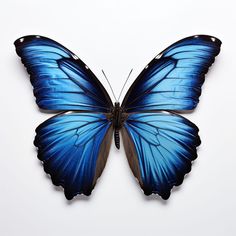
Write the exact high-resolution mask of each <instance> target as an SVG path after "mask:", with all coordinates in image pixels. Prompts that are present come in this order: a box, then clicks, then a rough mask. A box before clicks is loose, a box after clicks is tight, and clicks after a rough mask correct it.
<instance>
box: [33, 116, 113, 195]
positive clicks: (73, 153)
mask: <svg viewBox="0 0 236 236" xmlns="http://www.w3.org/2000/svg"><path fill="white" fill-rule="evenodd" d="M112 131H113V129H112V126H111V121H110V120H109V118H108V117H107V116H106V115H105V114H102V113H80V112H67V113H62V114H60V115H57V116H54V117H52V118H50V119H48V120H47V121H45V122H44V123H42V124H41V125H40V126H39V127H38V128H37V129H36V133H37V135H36V137H35V141H34V144H35V146H36V147H37V148H38V158H39V159H40V160H41V161H42V162H43V165H44V169H45V171H46V173H48V174H50V176H51V178H52V181H53V183H54V184H55V185H61V186H63V188H64V191H65V196H66V198H67V199H68V200H70V199H72V198H73V197H74V196H75V195H77V194H85V195H90V193H91V191H92V189H93V188H94V186H95V183H96V180H97V178H98V177H99V176H100V175H101V173H102V171H103V169H104V166H105V163H106V160H107V156H108V153H109V149H110V144H111V138H112Z"/></svg>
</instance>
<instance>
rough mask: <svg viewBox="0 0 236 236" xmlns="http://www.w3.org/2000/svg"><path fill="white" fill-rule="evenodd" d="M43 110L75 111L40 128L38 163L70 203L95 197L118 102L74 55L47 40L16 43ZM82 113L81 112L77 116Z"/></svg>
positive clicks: (37, 38)
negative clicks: (80, 197) (76, 198)
mask: <svg viewBox="0 0 236 236" xmlns="http://www.w3.org/2000/svg"><path fill="white" fill-rule="evenodd" d="M15 46H16V52H17V54H18V55H19V56H20V57H21V59H22V62H23V63H24V65H25V67H26V69H27V71H28V73H29V74H30V80H31V83H32V85H33V88H34V95H35V97H36V103H37V104H38V106H39V107H40V108H42V109H47V110H57V111H69V110H73V111H74V112H66V113H63V114H60V115H57V116H55V117H53V118H51V119H49V120H47V121H45V122H44V123H42V124H41V125H40V126H39V127H38V128H37V129H36V133H37V135H36V137H35V142H34V144H35V146H36V147H37V148H38V158H39V159H40V160H41V161H42V162H43V164H44V169H45V171H46V172H47V173H48V174H50V175H51V178H52V181H53V183H54V184H55V185H61V186H63V187H64V191H65V196H66V198H67V199H72V198H73V197H74V196H75V195H76V194H85V195H89V194H90V193H91V191H92V189H93V187H94V186H95V183H96V180H97V178H98V177H99V176H100V175H101V173H102V171H103V169H104V166H105V163H106V159H107V156H108V152H109V148H110V143H111V137H112V126H111V121H110V118H109V116H110V114H109V112H110V110H111V109H112V107H113V105H112V101H111V99H110V97H109V95H108V94H107V92H106V90H105V89H104V87H103V86H102V84H101V83H100V82H99V81H98V79H97V78H96V77H95V75H94V74H93V73H92V71H91V70H90V69H89V68H88V67H87V66H86V65H85V64H84V63H83V62H82V61H81V60H80V59H79V58H78V57H77V56H75V55H74V54H73V53H72V52H70V51H69V50H68V49H66V48H65V47H63V46H62V45H60V44H59V43H57V42H55V41H53V40H51V39H49V38H45V37H42V36H25V37H22V38H20V39H18V40H16V41H15ZM75 111H79V112H75Z"/></svg>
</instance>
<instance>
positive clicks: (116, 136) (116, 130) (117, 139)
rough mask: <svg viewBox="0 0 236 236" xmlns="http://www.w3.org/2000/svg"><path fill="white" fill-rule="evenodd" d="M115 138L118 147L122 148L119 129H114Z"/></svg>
mask: <svg viewBox="0 0 236 236" xmlns="http://www.w3.org/2000/svg"><path fill="white" fill-rule="evenodd" d="M114 139H115V145H116V147H117V149H120V133H119V130H118V129H115V130H114Z"/></svg>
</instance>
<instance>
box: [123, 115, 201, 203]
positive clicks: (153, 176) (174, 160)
mask: <svg viewBox="0 0 236 236" xmlns="http://www.w3.org/2000/svg"><path fill="white" fill-rule="evenodd" d="M122 135H123V140H124V147H125V151H126V155H127V158H128V161H129V164H130V167H131V169H132V171H133V173H134V175H135V177H136V178H137V179H138V180H139V183H140V185H141V187H142V189H143V190H144V193H145V194H146V195H150V194H152V193H156V194H159V195H160V196H161V197H162V198H163V199H167V198H169V196H170V191H171V189H172V187H173V186H177V185H180V184H181V183H182V181H183V178H184V175H185V174H186V173H188V172H189V171H190V170H191V162H192V161H193V160H195V159H196V158H197V150H196V148H197V147H198V146H199V145H200V138H199V136H198V128H197V126H196V125H194V124H193V123H192V122H190V121H189V120H187V119H185V118H184V117H182V116H179V115H176V114H172V113H168V112H155V113H134V114H129V116H128V118H127V120H126V121H125V123H124V127H123V128H122Z"/></svg>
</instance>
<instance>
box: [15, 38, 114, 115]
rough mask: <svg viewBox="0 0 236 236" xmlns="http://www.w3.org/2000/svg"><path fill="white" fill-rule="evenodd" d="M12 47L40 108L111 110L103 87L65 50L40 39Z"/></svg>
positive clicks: (20, 41) (16, 43)
mask: <svg viewBox="0 0 236 236" xmlns="http://www.w3.org/2000/svg"><path fill="white" fill-rule="evenodd" d="M15 47H16V52H17V54H18V55H19V56H20V57H21V59H22V62H23V63H24V65H25V67H26V69H27V71H28V73H29V74H30V81H31V83H32V85H33V88H34V95H35V97H36V103H37V104H38V106H39V107H40V108H42V109H47V110H58V111H65V110H81V111H96V112H109V111H110V108H111V107H112V101H111V99H110V97H109V95H108V93H107V92H106V90H105V89H104V87H103V86H102V84H101V83H100V82H99V80H98V79H97V78H96V76H95V75H94V74H93V72H92V71H91V70H90V69H89V68H88V67H87V66H86V65H85V64H84V63H83V62H82V61H81V60H80V59H79V58H78V57H77V56H76V55H75V54H73V53H72V52H70V51H69V50H68V49H66V48H65V47H63V46H62V45H60V44H59V43H57V42H55V41H53V40H51V39H49V38H45V37H42V36H25V37H22V38H20V39H18V40H16V41H15Z"/></svg>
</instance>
